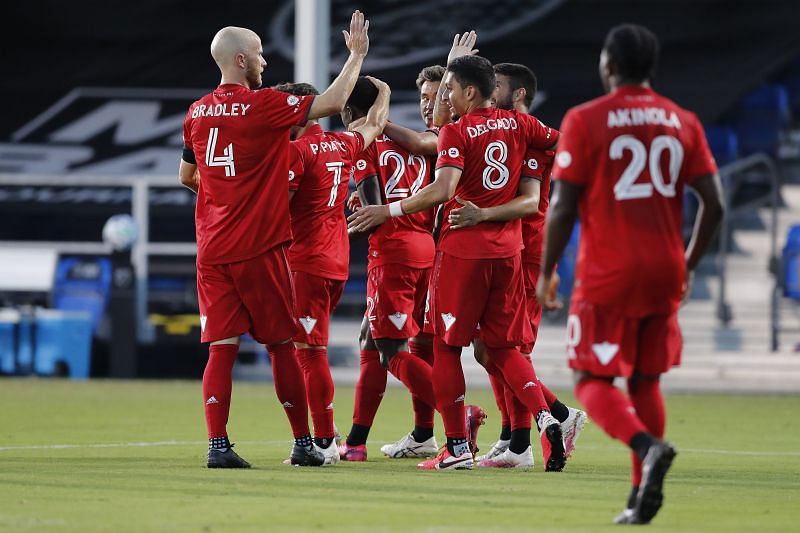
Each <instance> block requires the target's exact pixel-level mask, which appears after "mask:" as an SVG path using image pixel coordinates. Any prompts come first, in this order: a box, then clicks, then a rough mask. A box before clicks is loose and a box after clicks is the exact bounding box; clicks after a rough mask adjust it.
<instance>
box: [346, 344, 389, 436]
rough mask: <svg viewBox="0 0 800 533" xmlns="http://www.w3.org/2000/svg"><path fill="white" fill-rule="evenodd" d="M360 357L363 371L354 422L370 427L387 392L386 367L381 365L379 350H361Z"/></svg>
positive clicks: (357, 394) (358, 384) (357, 393)
mask: <svg viewBox="0 0 800 533" xmlns="http://www.w3.org/2000/svg"><path fill="white" fill-rule="evenodd" d="M360 359H361V372H360V373H359V375H358V382H357V383H356V398H355V405H354V406H353V424H358V425H360V426H368V427H369V426H372V422H373V421H374V420H375V413H377V412H378V406H380V404H381V400H382V399H383V393H384V392H386V369H385V368H383V366H382V365H381V359H380V355H379V354H378V350H361V356H360Z"/></svg>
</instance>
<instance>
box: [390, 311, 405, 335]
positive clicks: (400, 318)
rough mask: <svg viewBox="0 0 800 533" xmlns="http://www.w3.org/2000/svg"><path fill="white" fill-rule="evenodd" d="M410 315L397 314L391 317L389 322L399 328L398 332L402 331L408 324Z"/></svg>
mask: <svg viewBox="0 0 800 533" xmlns="http://www.w3.org/2000/svg"><path fill="white" fill-rule="evenodd" d="M407 318H408V315H407V314H405V313H401V312H400V311H398V312H396V313H395V314H393V315H389V321H391V323H392V324H394V327H396V328H397V331H402V330H403V326H405V324H406V319H407Z"/></svg>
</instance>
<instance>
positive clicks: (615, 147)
mask: <svg viewBox="0 0 800 533" xmlns="http://www.w3.org/2000/svg"><path fill="white" fill-rule="evenodd" d="M624 150H630V152H631V154H632V157H631V162H630V163H628V166H627V168H626V169H625V171H624V172H623V173H622V176H620V178H619V180H617V184H616V185H614V197H615V198H616V199H617V200H636V199H639V198H650V197H651V196H653V187H655V189H656V190H657V191H658V192H659V193H661V195H662V196H666V197H667V198H672V197H673V196H675V184H676V183H677V181H678V173H679V172H680V170H681V164H682V163H683V145H681V143H680V141H678V139H676V138H675V137H672V136H671V135H659V136H658V137H656V138H654V139H653V142H652V143H651V144H650V153H649V155H648V152H647V147H646V146H645V145H644V143H643V142H642V141H640V140H639V139H637V138H636V137H634V136H633V135H620V136H619V137H616V138H615V139H614V140H613V141H611V146H610V147H609V149H608V155H609V157H611V159H622V152H623V151H624ZM664 150H667V151H668V152H669V181H665V180H664V175H663V174H662V173H661V154H662V153H663V152H664ZM645 165H649V167H650V180H651V181H652V183H636V180H638V179H639V176H640V175H641V174H642V171H643V170H644V167H645Z"/></svg>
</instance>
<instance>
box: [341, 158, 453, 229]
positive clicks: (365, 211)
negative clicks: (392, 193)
mask: <svg viewBox="0 0 800 533" xmlns="http://www.w3.org/2000/svg"><path fill="white" fill-rule="evenodd" d="M461 173H462V170H461V169H460V168H457V167H442V168H439V169H437V170H436V179H435V180H434V182H433V183H431V184H430V185H428V186H427V187H423V188H422V189H421V190H420V191H419V192H418V193H417V194H415V195H414V196H410V197H408V198H406V199H404V200H401V201H399V202H393V203H391V204H389V205H371V206H366V207H362V208H361V209H359V210H358V211H357V212H355V213H353V214H352V215H350V216H349V217H348V218H347V221H348V225H347V231H349V232H362V231H366V230H368V229H369V228H373V227H375V226H379V225H381V224H383V223H384V222H385V221H386V219H388V218H389V217H392V216H395V217H397V216H403V215H410V214H412V213H419V212H420V211H425V210H426V209H432V208H433V207H435V206H437V205H439V204H441V203H442V202H446V201H447V200H449V199H450V198H452V197H453V195H454V194H455V192H456V185H458V180H459V179H461Z"/></svg>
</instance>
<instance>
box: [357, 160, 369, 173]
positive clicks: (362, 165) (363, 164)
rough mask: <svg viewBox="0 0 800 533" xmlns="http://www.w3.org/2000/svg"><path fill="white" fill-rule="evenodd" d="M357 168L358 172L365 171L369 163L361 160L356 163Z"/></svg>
mask: <svg viewBox="0 0 800 533" xmlns="http://www.w3.org/2000/svg"><path fill="white" fill-rule="evenodd" d="M356 168H357V169H358V170H364V169H365V168H367V162H366V161H364V160H363V159H359V160H358V162H356Z"/></svg>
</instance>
